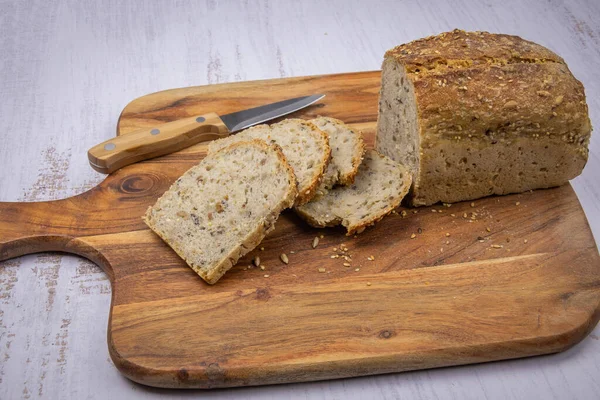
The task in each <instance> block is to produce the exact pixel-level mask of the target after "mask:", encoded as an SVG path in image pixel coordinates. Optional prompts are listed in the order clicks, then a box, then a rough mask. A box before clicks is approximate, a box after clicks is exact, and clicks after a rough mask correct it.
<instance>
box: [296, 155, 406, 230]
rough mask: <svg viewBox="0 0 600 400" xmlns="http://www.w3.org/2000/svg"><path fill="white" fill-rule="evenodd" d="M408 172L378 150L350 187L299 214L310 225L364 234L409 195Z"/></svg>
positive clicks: (367, 157) (339, 188) (336, 190)
mask: <svg viewBox="0 0 600 400" xmlns="http://www.w3.org/2000/svg"><path fill="white" fill-rule="evenodd" d="M411 182H412V178H411V175H410V174H409V173H408V171H407V169H406V168H405V167H404V166H402V165H400V164H396V163H395V162H394V161H392V160H391V159H389V158H388V157H385V156H383V155H381V154H379V153H377V152H376V151H375V150H367V152H366V153H365V156H364V160H363V162H362V164H361V165H360V167H359V169H358V174H357V175H356V177H355V178H354V183H353V184H352V185H350V186H337V187H335V188H333V189H332V190H330V191H329V192H328V193H327V194H326V195H324V196H322V197H320V198H319V199H317V200H314V201H311V202H310V203H308V204H305V205H303V206H301V207H297V208H296V209H295V210H296V212H297V213H298V214H299V215H300V216H301V217H302V218H303V219H305V220H306V221H307V222H308V223H309V224H310V225H312V226H315V227H326V226H335V225H340V224H341V225H343V226H344V227H346V229H347V230H348V233H347V234H348V235H352V234H355V233H360V232H362V231H363V230H365V228H366V227H367V226H369V225H373V224H374V223H375V222H377V221H379V220H380V219H381V218H383V217H384V216H386V215H387V214H389V213H390V212H391V211H392V210H393V209H394V208H396V207H398V206H399V205H400V202H401V201H402V199H403V198H404V196H406V193H408V189H409V188H410V184H411Z"/></svg>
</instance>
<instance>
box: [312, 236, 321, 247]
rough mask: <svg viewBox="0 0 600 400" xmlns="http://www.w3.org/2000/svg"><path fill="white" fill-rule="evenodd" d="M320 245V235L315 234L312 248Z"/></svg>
mask: <svg viewBox="0 0 600 400" xmlns="http://www.w3.org/2000/svg"><path fill="white" fill-rule="evenodd" d="M318 245H319V237H318V236H315V238H314V239H313V242H312V248H313V249H314V248H316V247H317V246H318Z"/></svg>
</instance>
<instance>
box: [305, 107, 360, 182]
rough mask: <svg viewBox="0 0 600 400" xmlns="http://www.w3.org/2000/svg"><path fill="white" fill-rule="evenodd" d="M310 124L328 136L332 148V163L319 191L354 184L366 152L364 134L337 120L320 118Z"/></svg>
mask: <svg viewBox="0 0 600 400" xmlns="http://www.w3.org/2000/svg"><path fill="white" fill-rule="evenodd" d="M310 122H312V123H313V124H315V125H316V126H317V127H318V128H319V129H320V130H322V131H323V132H325V133H326V134H327V137H328V139H329V147H331V161H330V162H329V165H328V166H327V170H326V171H325V176H324V177H323V181H322V182H321V185H320V188H319V190H320V189H331V188H332V187H333V186H334V185H349V184H351V183H352V182H354V177H355V176H356V173H357V172H358V167H359V166H360V163H361V161H362V157H363V154H364V152H365V144H364V141H363V137H362V133H361V132H360V131H357V130H354V129H352V128H351V127H349V126H348V125H346V124H345V123H344V122H343V121H340V120H339V119H335V118H330V117H321V116H320V117H318V118H315V119H312V120H311V121H310Z"/></svg>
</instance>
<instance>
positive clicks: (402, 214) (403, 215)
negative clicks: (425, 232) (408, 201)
mask: <svg viewBox="0 0 600 400" xmlns="http://www.w3.org/2000/svg"><path fill="white" fill-rule="evenodd" d="M400 215H401V216H402V218H405V217H406V215H407V213H406V210H402V211H400Z"/></svg>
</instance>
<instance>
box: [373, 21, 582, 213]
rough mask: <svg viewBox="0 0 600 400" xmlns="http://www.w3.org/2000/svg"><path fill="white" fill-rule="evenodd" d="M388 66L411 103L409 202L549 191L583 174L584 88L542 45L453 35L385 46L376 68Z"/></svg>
mask: <svg viewBox="0 0 600 400" xmlns="http://www.w3.org/2000/svg"><path fill="white" fill-rule="evenodd" d="M393 67H400V68H403V69H404V71H405V73H406V77H407V78H408V79H409V80H410V81H411V83H412V85H413V86H414V93H415V98H416V105H417V115H418V116H417V118H418V125H419V139H420V146H419V147H420V157H419V165H418V168H417V170H418V173H417V175H416V176H415V177H414V182H413V188H412V190H411V203H412V204H413V205H417V206H418V205H429V204H433V203H436V202H439V201H443V202H448V203H450V202H456V201H461V200H469V199H475V198H479V197H483V196H487V195H490V194H507V193H514V192H521V191H524V190H529V189H535V188H543V187H552V186H557V185H560V184H563V183H565V182H567V181H568V180H569V179H572V178H574V177H575V176H577V175H579V174H580V173H581V171H582V170H583V167H584V166H585V164H586V162H587V158H588V144H589V140H590V135H591V122H590V119H589V116H588V107H587V104H586V101H585V92H584V88H583V85H582V84H581V82H580V81H578V80H577V79H576V78H575V77H574V76H573V74H572V73H571V71H570V70H569V68H568V67H567V65H566V64H565V62H564V60H563V59H562V58H561V57H559V56H558V55H556V54H555V53H553V52H552V51H550V50H548V49H546V48H545V47H542V46H540V45H538V44H535V43H532V42H529V41H527V40H523V39H521V38H519V37H517V36H510V35H502V34H491V33H488V32H464V31H461V30H454V31H452V32H447V33H442V34H440V35H437V36H431V37H427V38H424V39H420V40H416V41H414V42H411V43H408V44H404V45H400V46H397V47H395V48H393V49H391V50H389V51H388V52H386V54H385V59H384V68H393ZM381 112H382V111H381V110H380V113H381ZM383 112H386V111H385V110H384V111H383ZM387 112H393V111H387ZM381 134H385V133H384V132H379V131H378V136H379V135H381ZM378 149H379V148H378ZM531 149H533V150H535V151H531ZM379 150H381V149H379ZM467 150H468V151H467ZM449 153H451V154H453V158H452V159H449V161H448V164H447V165H446V166H441V167H442V168H441V169H440V165H439V162H438V161H440V157H441V156H440V154H449ZM388 155H390V154H388ZM482 155H485V156H483V157H482ZM391 156H392V158H393V155H391ZM459 156H460V157H459ZM490 157H491V159H490ZM480 158H481V159H482V160H481V161H479V159H480ZM486 158H487V160H486ZM461 160H467V162H466V163H465V164H468V165H462V166H461V165H460V164H456V163H458V162H460V161H461ZM532 176H533V178H531V179H529V178H528V177H532Z"/></svg>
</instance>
